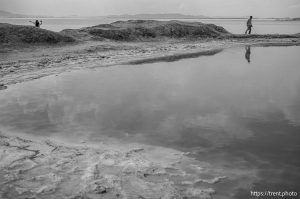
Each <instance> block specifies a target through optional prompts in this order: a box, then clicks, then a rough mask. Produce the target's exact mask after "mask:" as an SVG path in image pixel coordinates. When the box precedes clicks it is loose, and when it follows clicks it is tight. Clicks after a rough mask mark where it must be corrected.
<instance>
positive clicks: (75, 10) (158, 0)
mask: <svg viewBox="0 0 300 199" xmlns="http://www.w3.org/2000/svg"><path fill="white" fill-rule="evenodd" d="M0 10H5V11H10V12H15V13H21V14H30V15H52V16H64V15H84V16H91V15H94V16H95V15H96V16H102V15H111V14H139V13H182V14H192V15H206V16H248V15H253V16H256V17H286V16H288V17H299V16H300V14H299V13H300V0H0Z"/></svg>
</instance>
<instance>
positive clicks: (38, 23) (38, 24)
mask: <svg viewBox="0 0 300 199" xmlns="http://www.w3.org/2000/svg"><path fill="white" fill-rule="evenodd" d="M29 22H31V23H33V24H34V25H35V27H37V28H39V27H40V26H41V25H42V23H43V21H42V20H41V21H39V20H35V22H33V21H29Z"/></svg>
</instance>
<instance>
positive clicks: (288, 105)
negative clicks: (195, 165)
mask: <svg viewBox="0 0 300 199" xmlns="http://www.w3.org/2000/svg"><path fill="white" fill-rule="evenodd" d="M299 52H300V47H267V48H262V47H251V48H250V47H245V48H234V49H227V50H224V51H221V52H219V53H217V54H215V55H210V56H201V57H196V58H195V57H194V58H190V59H182V60H179V61H174V62H157V63H145V64H137V65H122V66H113V67H106V68H98V69H94V70H81V71H75V72H70V73H64V74H61V75H59V76H50V77H46V78H43V79H39V80H34V81H31V82H27V83H22V84H17V85H12V86H10V87H9V88H8V89H6V90H2V91H0V130H2V131H6V132H10V131H11V132H22V133H26V134H29V135H34V136H43V137H56V138H62V139H68V140H72V141H76V140H80V141H81V140H84V141H90V142H96V143H97V142H98V141H101V137H102V136H103V135H105V136H109V137H115V138H120V139H122V140H124V141H128V142H140V143H147V144H152V145H159V146H165V147H171V148H175V149H179V150H182V151H185V152H190V155H191V156H193V157H195V158H197V159H199V160H201V161H204V162H207V163H209V164H211V169H212V172H218V171H221V170H222V172H221V173H225V174H226V176H228V179H227V180H226V181H224V182H222V183H218V184H216V185H215V186H216V187H217V190H218V193H217V195H216V198H249V197H250V196H249V193H250V191H251V190H252V191H258V190H262V191H298V193H299V191H300V190H299V186H298V185H299V184H300V159H299V158H298V156H299V154H300V144H299V141H300V134H299V132H300V67H299V63H300V57H299ZM171 60H176V59H171Z"/></svg>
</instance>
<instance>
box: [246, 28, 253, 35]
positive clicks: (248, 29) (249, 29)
mask: <svg viewBox="0 0 300 199" xmlns="http://www.w3.org/2000/svg"><path fill="white" fill-rule="evenodd" d="M251 29H252V26H248V27H247V30H246V32H245V34H247V32H248V31H249V33H248V34H249V35H250V34H251Z"/></svg>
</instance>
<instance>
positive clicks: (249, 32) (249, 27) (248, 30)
mask: <svg viewBox="0 0 300 199" xmlns="http://www.w3.org/2000/svg"><path fill="white" fill-rule="evenodd" d="M251 29H252V16H250V18H249V19H248V20H247V30H246V32H245V34H247V32H248V34H249V35H250V34H251Z"/></svg>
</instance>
